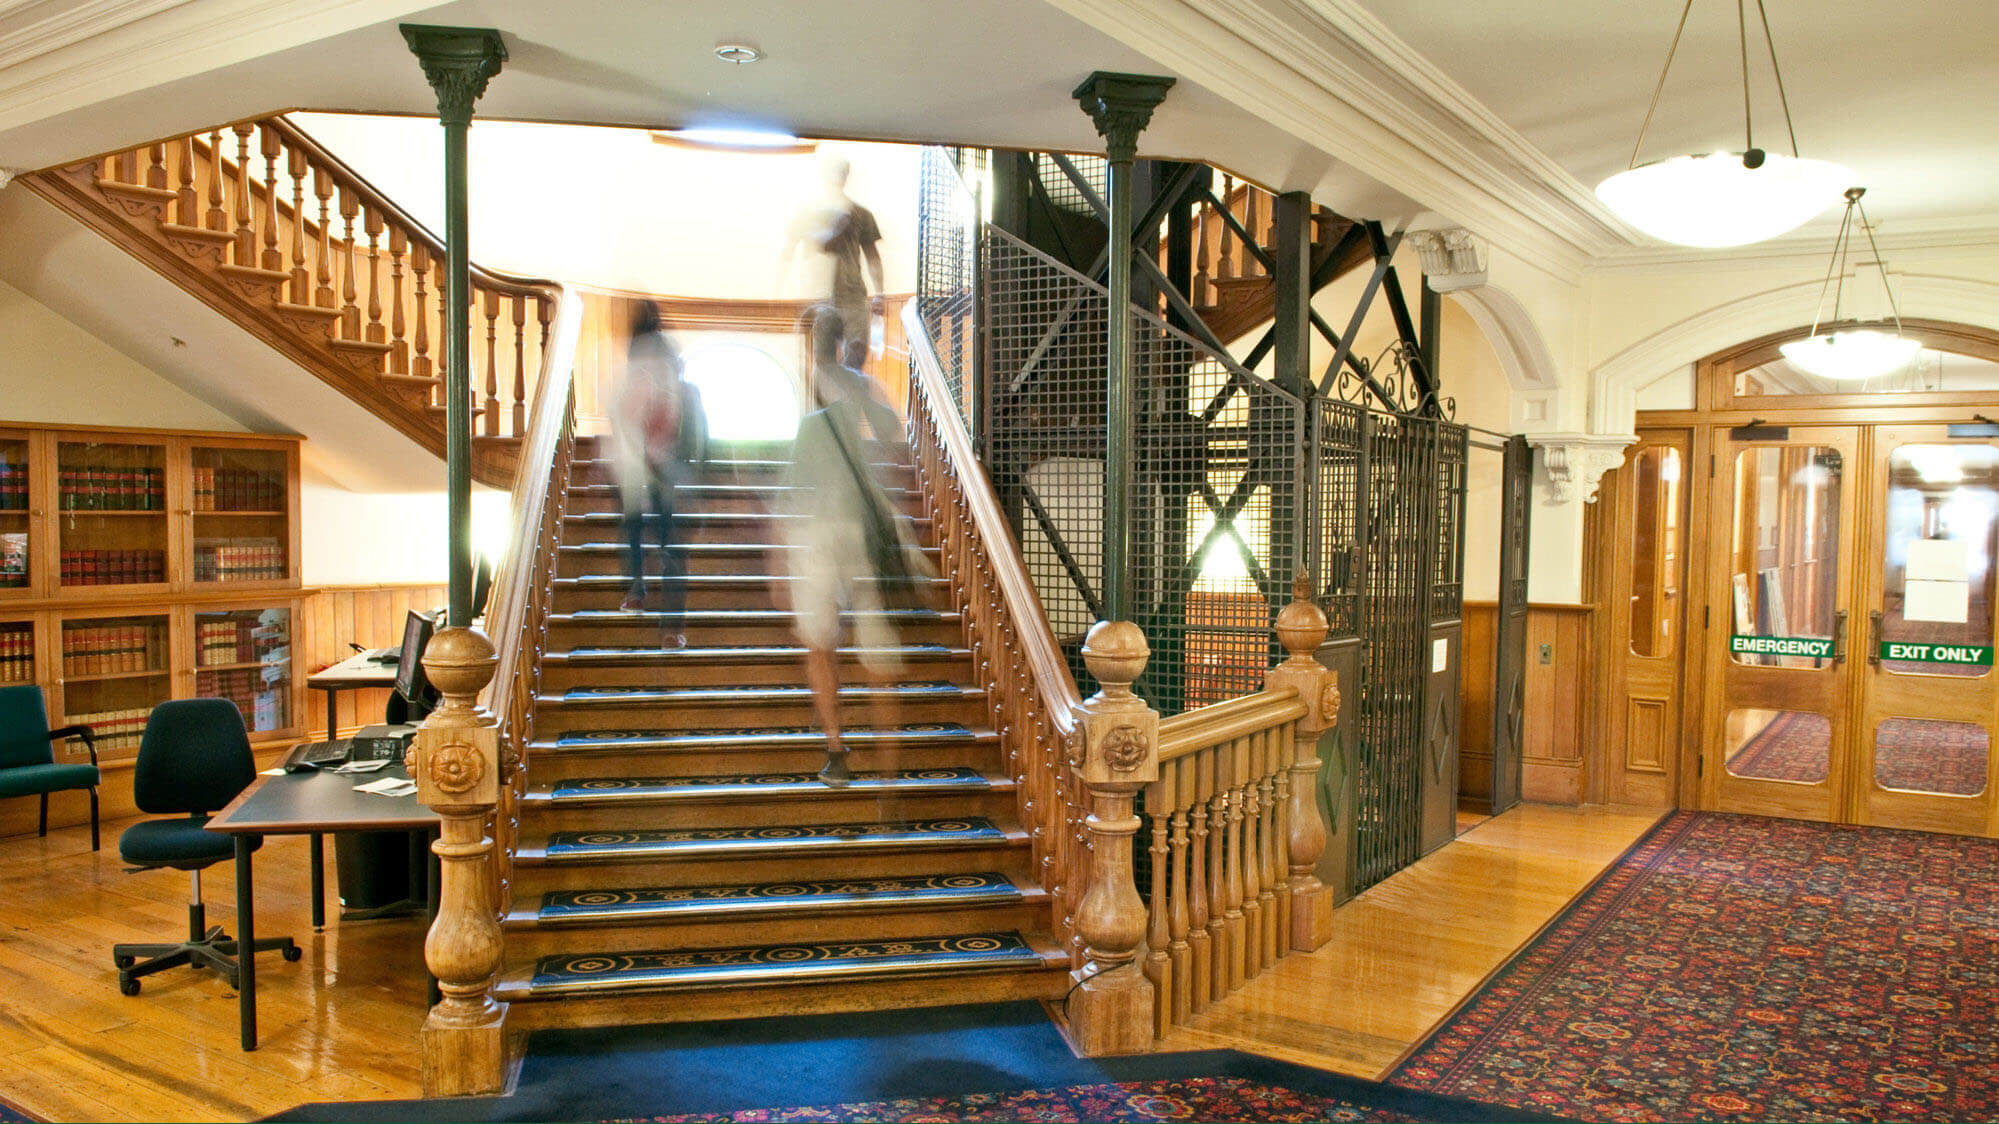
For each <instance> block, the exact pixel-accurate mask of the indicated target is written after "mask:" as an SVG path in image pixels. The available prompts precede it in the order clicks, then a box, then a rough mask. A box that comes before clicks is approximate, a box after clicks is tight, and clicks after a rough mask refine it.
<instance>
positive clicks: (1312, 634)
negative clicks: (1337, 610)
mask: <svg viewBox="0 0 1999 1124" xmlns="http://www.w3.org/2000/svg"><path fill="white" fill-rule="evenodd" d="M1326 630H1327V624H1326V613H1325V610H1323V609H1321V608H1319V605H1318V602H1316V601H1314V600H1312V577H1311V575H1310V574H1307V573H1306V572H1305V567H1303V566H1300V567H1298V573H1297V575H1296V576H1294V577H1293V578H1292V579H1291V603H1290V604H1289V605H1286V606H1284V608H1282V609H1280V610H1278V612H1277V639H1278V641H1279V642H1280V643H1282V644H1283V645H1284V650H1285V651H1287V652H1289V653H1291V655H1292V656H1293V657H1298V656H1305V657H1310V656H1311V655H1312V653H1314V652H1316V651H1318V650H1319V645H1320V644H1323V643H1325V640H1326Z"/></svg>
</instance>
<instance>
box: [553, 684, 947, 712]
mask: <svg viewBox="0 0 1999 1124" xmlns="http://www.w3.org/2000/svg"><path fill="white" fill-rule="evenodd" d="M985 694H986V693H985V690H984V689H983V688H980V687H968V686H965V685H964V684H961V683H946V682H941V681H938V682H929V681H915V680H912V681H910V682H906V683H896V684H891V685H882V686H876V685H874V684H855V685H851V686H844V687H841V688H840V697H841V698H842V699H853V700H870V699H888V700H915V701H924V702H931V701H936V700H939V699H982V698H984V697H985ZM811 700H812V689H811V688H810V687H800V686H785V685H782V684H761V683H747V684H738V685H731V686H724V687H650V686H612V687H571V688H569V689H568V690H566V691H564V692H562V693H561V694H544V695H538V696H536V699H535V702H536V705H539V706H550V705H558V706H565V707H568V706H625V705H628V704H631V703H664V704H669V705H673V704H682V703H740V704H744V705H755V704H760V703H761V704H768V703H801V702H810V701H811Z"/></svg>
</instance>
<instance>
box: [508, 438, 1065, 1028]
mask: <svg viewBox="0 0 1999 1124" xmlns="http://www.w3.org/2000/svg"><path fill="white" fill-rule="evenodd" d="M596 444H597V442H596V440H595V439H592V438H581V439H578V440H577V442H576V443H575V445H574V447H573V449H572V455H571V459H570V464H571V469H570V475H569V481H570V485H569V487H568V489H567V492H566V494H565V495H564V496H563V510H562V512H561V515H560V519H559V526H560V531H559V540H558V544H557V545H556V547H555V551H556V560H555V578H554V583H553V589H552V591H551V601H550V605H549V610H548V613H547V617H546V630H547V632H546V649H545V652H544V654H543V656H542V662H541V673H540V676H539V683H538V686H537V689H536V694H535V697H534V700H533V704H532V719H531V722H532V737H531V740H530V741H529V743H528V745H527V752H526V755H525V756H526V761H527V764H526V773H525V776H524V777H523V778H522V779H521V780H520V781H519V782H518V785H519V790H520V797H519V800H518V805H517V816H518V824H517V826H516V827H515V829H514V832H513V835H514V841H515V843H514V849H513V859H512V870H513V876H512V879H513V880H512V892H511V899H512V900H511V904H510V905H509V906H507V907H506V911H505V916H504V921H503V927H504V931H505V937H506V959H505V962H504V964H503V967H502V971H501V974H500V979H499V982H498V984H497V986H496V987H495V989H494V996H495V998H497V999H500V1000H503V1001H507V1002H509V1003H511V1004H512V1008H511V1010H512V1014H511V1016H510V1022H511V1023H513V1024H514V1025H520V1026H537V1025H570V1024H579V1023H581V1024H591V1025H597V1024H604V1023H618V1022H662V1021H678V1020H688V1019H699V1018H714V1017H725V1016H735V1015H753V1014H759V1013H765V1012H780V1011H782V1012H798V1011H834V1010H859V1009H867V1008H874V1007H891V1006H924V1005H933V1004H944V1003H970V1002H981V1001H987V1000H996V999H1007V998H1021V997H1039V998H1054V997H1057V996H1060V995H1061V994H1062V993H1063V991H1064V990H1065V989H1066V988H1067V987H1068V986H1069V976H1068V969H1069V966H1070V961H1069V953H1068V950H1067V949H1066V948H1065V947H1063V946H1062V945H1061V943H1060V942H1058V941H1057V940H1056V939H1055V938H1054V937H1053V936H1051V935H1050V934H1051V931H1052V926H1051V919H1050V901H1049V895H1048V894H1047V893H1046V892H1045V891H1044V890H1043V888H1042V887H1041V886H1040V885H1039V883H1038V882H1037V881H1036V879H1035V877H1034V869H1035V864H1034V862H1033V859H1032V857H1031V854H1030V846H1029V837H1028V833H1027V832H1026V831H1025V830H1023V828H1022V827H1021V825H1020V824H1019V822H1018V813H1017V811H1016V808H1017V806H1018V801H1017V794H1016V782H1015V780H1014V779H1013V778H1012V777H1010V776H1008V775H1007V774H1006V771H1005V769H1004V768H1003V755H1002V750H1001V746H1000V740H999V736H998V734H997V733H996V732H995V731H994V730H993V729H992V717H991V716H992V713H993V711H992V708H991V707H990V706H989V705H988V702H987V700H986V694H985V690H984V689H983V688H981V687H979V686H977V685H976V683H975V679H974V676H973V674H972V670H973V668H972V655H971V652H970V651H969V650H968V644H967V636H966V628H965V623H964V622H963V621H962V620H961V619H960V615H959V614H958V613H957V612H955V611H949V610H947V609H945V608H943V606H945V605H947V604H948V603H949V600H948V597H947V593H948V590H947V589H946V588H945V583H944V582H943V580H942V579H939V581H938V582H937V588H936V590H935V602H936V604H937V606H939V607H938V608H935V609H918V610H904V611H892V612H891V613H890V615H891V616H892V617H894V618H895V624H896V626H897V631H898V640H899V643H898V645H897V646H896V647H895V648H894V649H893V650H892V651H881V650H869V651H864V650H860V649H854V648H849V649H845V650H843V652H842V664H843V667H844V669H845V670H844V673H843V676H842V678H843V681H844V682H845V683H846V684H847V686H845V687H844V688H843V690H842V701H841V705H842V710H843V720H844V721H845V722H846V723H847V724H848V732H847V736H846V740H847V744H848V746H849V750H850V755H851V758H850V759H851V762H852V765H853V768H854V769H855V771H856V773H857V776H856V778H855V782H854V784H853V785H852V786H851V787H849V788H846V789H832V788H828V787H826V786H825V785H823V784H821V783H820V782H819V781H818V779H817V778H816V776H815V775H814V774H815V773H816V771H817V770H818V768H819V767H820V765H821V764H822V763H823V762H824V746H825V740H824V736H823V735H822V734H821V733H819V732H818V730H817V728H816V724H815V722H814V719H813V717H812V708H811V698H810V694H809V692H808V691H807V689H806V687H805V686H804V682H805V680H804V667H803V663H802V659H803V650H802V649H801V648H800V647H799V646H798V643H797V641H796V639H795V638H794V637H793V633H792V622H793V617H792V614H791V613H790V612H789V610H788V609H785V608H783V607H780V606H779V604H777V602H776V601H775V600H774V590H780V589H783V588H784V587H786V586H787V585H788V584H789V582H790V579H789V578H788V576H786V575H785V574H783V573H782V572H778V573H773V572H772V570H773V563H772V560H773V559H774V558H776V559H782V557H783V555H784V552H785V550H786V548H785V547H784V546H782V545H781V544H782V541H783V535H782V534H781V522H782V521H783V520H784V519H786V518H788V516H786V515H783V514H779V513H777V512H778V511H781V509H782V506H783V505H782V503H781V502H780V500H781V487H782V486H781V485H780V484H779V482H778V481H779V479H780V476H781V473H782V470H783V468H784V465H783V463H782V462H780V461H776V460H770V459H735V460H729V459H723V460H715V461H711V462H709V463H708V464H706V465H705V466H704V467H703V469H702V470H701V473H700V477H699V479H698V480H697V481H696V482H695V483H693V484H691V485H688V486H684V487H682V488H681V490H680V493H679V496H680V506H681V511H682V514H681V515H680V516H679V519H680V520H681V525H682V527H683V528H684V532H683V533H684V535H685V537H686V539H687V540H688V555H689V562H688V570H689V573H688V575H687V577H686V579H685V583H686V592H687V608H688V611H687V615H686V620H685V629H686V634H687V646H686V647H683V648H671V649H669V648H665V647H662V644H661V639H662V625H663V623H664V622H663V620H662V616H663V615H662V614H661V613H658V612H656V611H643V612H625V611H620V610H619V608H618V604H619V602H620V600H621V599H622V598H623V596H624V593H625V590H626V586H627V580H626V578H625V576H624V574H623V568H624V557H623V552H624V547H623V543H622V536H621V531H620V527H619V515H618V501H617V493H616V489H615V486H614V485H613V484H612V483H611V477H610V475H609V472H608V464H607V462H605V461H604V460H602V459H600V458H599V457H598V450H597V448H596ZM887 471H888V472H889V473H890V475H891V477H892V478H893V479H894V480H895V483H896V488H895V492H894V494H895V496H896V498H898V499H899V500H900V501H901V502H902V504H903V505H904V508H905V510H906V511H907V513H908V514H910V515H911V516H912V517H913V520H914V524H915V528H916V531H917V533H918V534H919V535H920V536H924V537H925V538H926V540H927V539H928V538H929V536H931V534H932V528H931V526H930V522H929V520H928V519H927V518H926V517H925V514H924V511H923V508H924V502H923V499H922V496H921V493H920V491H919V490H918V489H917V487H916V486H915V479H914V469H911V468H908V467H902V468H896V469H889V470H887ZM928 549H929V550H930V553H931V554H932V556H933V557H935V555H936V548H935V546H934V545H932V546H930V547H929V548H928ZM649 552H650V553H652V554H654V555H656V554H657V548H649ZM654 565H655V567H656V565H657V563H656V562H655V563H654ZM653 572H654V573H657V570H656V569H654V571H653ZM659 581H660V579H658V578H657V577H655V578H654V579H653V586H654V588H655V589H657V587H658V585H659ZM890 657H893V658H894V659H895V660H899V661H900V669H899V670H897V671H895V672H893V673H892V674H891V675H890V676H888V677H885V678H876V677H871V676H870V674H869V673H868V672H867V670H866V666H865V664H864V661H866V662H867V663H877V664H879V663H881V662H882V661H883V660H884V659H887V658H890ZM945 980H948V981H949V982H948V984H944V985H942V986H940V981H945ZM668 993H671V995H672V998H671V1000H670V1001H668V1002H662V1001H661V999H662V997H663V996H665V995H667V994H668Z"/></svg>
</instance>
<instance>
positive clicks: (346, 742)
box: [285, 738, 354, 766]
mask: <svg viewBox="0 0 1999 1124" xmlns="http://www.w3.org/2000/svg"><path fill="white" fill-rule="evenodd" d="M353 750H354V740H353V739H352V738H340V739H339V740H337V741H330V742H304V743H301V744H300V745H298V746H295V747H293V749H292V751H291V752H290V753H288V754H286V755H285V764H286V765H296V764H299V763H300V762H303V763H305V764H307V765H314V766H318V765H332V764H334V763H336V762H341V761H345V760H347V757H348V755H349V754H350V753H352V752H353Z"/></svg>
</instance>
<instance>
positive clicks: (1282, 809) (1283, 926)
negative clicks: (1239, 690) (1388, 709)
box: [1264, 724, 1297, 959]
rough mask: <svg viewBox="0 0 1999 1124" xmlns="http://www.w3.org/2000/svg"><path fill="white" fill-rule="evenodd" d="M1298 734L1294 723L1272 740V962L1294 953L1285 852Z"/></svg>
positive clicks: (1269, 862) (1269, 878) (1268, 882)
mask: <svg viewBox="0 0 1999 1124" xmlns="http://www.w3.org/2000/svg"><path fill="white" fill-rule="evenodd" d="M1295 732H1296V726H1295V724H1294V725H1292V726H1285V727H1282V728H1280V729H1279V730H1278V731H1277V733H1276V735H1275V737H1274V738H1273V739H1272V740H1273V750H1272V752H1273V753H1274V756H1273V758H1272V769H1273V772H1272V774H1271V778H1270V807H1271V819H1270V855H1269V858H1268V859H1267V860H1266V864H1267V869H1268V870H1269V871H1270V874H1269V875H1268V876H1267V877H1266V878H1265V880H1264V883H1265V885H1268V886H1270V887H1272V888H1273V890H1274V892H1275V893H1276V895H1277V908H1276V911H1275V915H1274V916H1273V918H1272V922H1273V925H1274V928H1273V929H1272V930H1271V946H1270V948H1271V952H1270V955H1271V957H1272V959H1282V958H1283V956H1284V954H1285V953H1286V952H1289V951H1290V950H1291V863H1290V861H1289V858H1288V856H1287V855H1286V853H1285V846H1286V845H1285V840H1286V839H1288V838H1290V835H1291V759H1292V758H1293V757H1294V756H1296V754H1297V749H1296V746H1297V738H1296V737H1294V736H1293V735H1294V734H1295Z"/></svg>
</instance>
